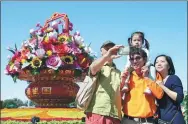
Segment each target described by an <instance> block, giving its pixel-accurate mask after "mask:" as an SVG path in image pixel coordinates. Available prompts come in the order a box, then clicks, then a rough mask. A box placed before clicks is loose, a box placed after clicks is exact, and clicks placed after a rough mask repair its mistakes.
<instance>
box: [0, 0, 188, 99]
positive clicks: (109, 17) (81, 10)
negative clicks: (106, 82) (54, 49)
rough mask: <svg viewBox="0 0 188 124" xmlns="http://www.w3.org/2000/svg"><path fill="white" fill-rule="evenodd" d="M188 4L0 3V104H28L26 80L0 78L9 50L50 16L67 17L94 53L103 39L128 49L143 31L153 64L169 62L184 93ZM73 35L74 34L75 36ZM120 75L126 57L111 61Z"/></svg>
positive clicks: (2, 74) (97, 50) (185, 88)
mask: <svg viewBox="0 0 188 124" xmlns="http://www.w3.org/2000/svg"><path fill="white" fill-rule="evenodd" d="M186 7H187V3H186V2H162V1H161V2H159V1H158V2H149V1H148V2H146V1H145V2H130V1H129V2H128V1H127V2H126V1H124V2H123V1H121V2H115V1H114V2H99V1H98V2H97V1H96V2H85V1H84V2H83V1H82V2H73V1H72V2H65V1H54V2H50V1H48V2H47V1H46V2H42V1H28V2H11V1H7V2H2V3H1V99H2V100H4V99H9V98H15V97H17V98H20V99H22V100H27V97H26V96H25V88H26V87H27V86H28V84H27V82H25V81H17V83H14V82H13V80H12V78H11V77H10V76H7V75H5V74H4V69H5V66H6V64H7V62H8V60H7V56H8V55H11V53H10V52H9V51H8V50H6V48H7V47H8V46H10V47H14V44H15V43H16V44H17V46H18V47H20V46H21V42H22V41H23V40H26V39H28V38H29V30H30V29H31V28H34V27H35V25H36V23H37V22H40V23H41V24H42V25H43V24H44V22H45V21H46V19H48V18H50V17H51V16H52V14H53V13H55V12H59V13H66V14H68V16H69V19H70V21H71V22H72V23H73V24H74V27H73V29H74V31H75V30H79V31H80V32H81V35H82V36H83V38H84V40H85V43H90V42H91V47H92V49H93V50H94V51H96V52H97V53H98V57H100V51H99V48H100V46H101V44H102V42H104V41H105V40H112V41H114V42H115V43H117V44H123V45H127V38H128V37H129V36H130V35H131V33H132V32H134V31H143V32H144V33H145V38H146V39H147V40H148V41H149V42H150V46H151V47H150V48H151V49H150V55H151V60H152V62H153V61H154V59H155V57H156V56H157V55H159V54H167V55H169V56H171V57H172V59H173V62H174V65H175V69H176V74H177V75H178V76H179V77H180V79H181V81H182V83H183V87H184V90H187V8H186ZM74 31H73V32H74ZM115 63H116V64H117V67H118V68H119V69H120V70H122V69H123V67H124V65H125V63H126V57H121V58H119V59H117V60H115Z"/></svg>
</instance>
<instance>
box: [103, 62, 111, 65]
mask: <svg viewBox="0 0 188 124" xmlns="http://www.w3.org/2000/svg"><path fill="white" fill-rule="evenodd" d="M112 63H113V61H107V62H105V63H104V64H109V65H111V64H112Z"/></svg>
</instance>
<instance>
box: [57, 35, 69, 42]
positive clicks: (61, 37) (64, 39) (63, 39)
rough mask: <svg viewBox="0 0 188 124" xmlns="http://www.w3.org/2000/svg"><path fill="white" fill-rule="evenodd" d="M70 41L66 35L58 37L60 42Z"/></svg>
mask: <svg viewBox="0 0 188 124" xmlns="http://www.w3.org/2000/svg"><path fill="white" fill-rule="evenodd" d="M67 40H68V37H67V36H66V35H60V36H59V37H58V41H60V42H64V41H67Z"/></svg>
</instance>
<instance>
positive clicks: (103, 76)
mask: <svg viewBox="0 0 188 124" xmlns="http://www.w3.org/2000/svg"><path fill="white" fill-rule="evenodd" d="M120 47H122V46H118V45H115V43H113V42H111V41H106V42H105V43H103V45H102V46H101V48H100V50H101V54H102V57H100V58H99V59H97V60H95V61H94V62H93V63H92V64H91V65H90V72H89V73H90V75H91V76H98V77H97V87H96V91H95V93H94V95H93V98H92V100H91V102H90V105H89V107H88V108H87V110H86V111H85V113H86V124H120V120H121V94H120V77H121V72H120V70H118V69H117V68H116V66H115V64H114V63H113V59H116V58H119V57H120V56H119V55H117V51H118V50H119V48H120Z"/></svg>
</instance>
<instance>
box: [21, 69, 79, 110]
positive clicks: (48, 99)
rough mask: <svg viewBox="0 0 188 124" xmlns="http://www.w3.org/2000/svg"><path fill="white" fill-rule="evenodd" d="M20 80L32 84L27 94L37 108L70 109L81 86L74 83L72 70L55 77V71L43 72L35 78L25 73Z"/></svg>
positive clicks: (63, 71)
mask: <svg viewBox="0 0 188 124" xmlns="http://www.w3.org/2000/svg"><path fill="white" fill-rule="evenodd" d="M23 74H24V75H23ZM19 79H21V80H27V81H29V82H30V84H29V86H28V87H27V88H26V89H25V94H26V96H27V97H28V98H29V99H30V100H31V101H33V102H35V103H37V107H42V108H61V107H69V106H68V105H69V104H70V103H72V102H74V100H75V98H76V94H77V92H78V90H79V86H78V85H77V84H76V83H74V72H73V71H72V70H62V71H60V73H59V74H58V75H55V76H54V71H53V70H43V71H41V72H40V74H38V75H35V76H32V75H31V74H29V72H28V71H25V72H22V75H19Z"/></svg>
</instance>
